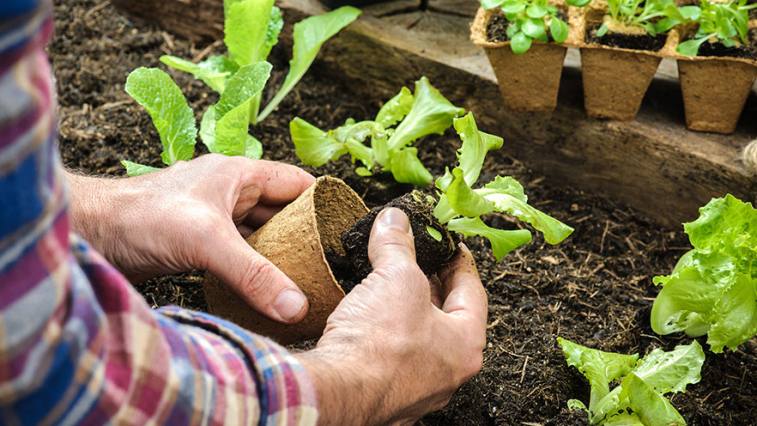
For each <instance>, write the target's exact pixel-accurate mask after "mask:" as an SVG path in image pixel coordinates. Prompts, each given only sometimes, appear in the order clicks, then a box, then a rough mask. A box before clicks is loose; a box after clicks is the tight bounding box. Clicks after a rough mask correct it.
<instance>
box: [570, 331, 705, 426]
mask: <svg viewBox="0 0 757 426" xmlns="http://www.w3.org/2000/svg"><path fill="white" fill-rule="evenodd" d="M557 342H558V344H559V345H560V348H562V351H563V354H564V355H565V360H566V362H567V363H568V365H570V366H572V367H576V368H577V369H578V371H580V372H581V374H583V375H584V377H586V379H587V380H588V381H589V385H590V386H591V392H590V397H589V407H588V408H587V407H586V405H585V404H584V403H583V402H581V401H579V400H577V399H571V400H569V401H568V408H570V409H572V410H576V409H580V410H583V411H585V412H586V413H587V414H588V415H589V420H590V422H591V424H593V425H596V424H602V425H626V426H634V425H638V426H658V425H685V424H686V422H685V421H684V419H683V417H681V415H680V414H679V413H678V411H677V410H676V409H675V407H673V405H672V404H671V403H670V401H668V399H667V398H665V396H664V395H665V394H669V393H678V392H684V391H685V390H686V386H687V385H689V384H694V383H698V382H699V380H700V378H701V377H700V371H701V369H702V364H703V363H704V351H703V350H702V347H701V346H700V345H699V343H697V342H696V341H693V342H691V343H690V344H688V345H679V346H676V347H675V348H674V349H673V350H672V351H670V352H665V351H663V350H662V349H659V348H658V349H655V350H653V351H652V352H650V353H649V354H647V355H646V356H645V357H643V358H642V359H639V355H638V354H633V355H624V354H617V353H612V352H603V351H600V350H597V349H591V348H587V347H586V346H581V345H579V344H577V343H574V342H571V341H570V340H567V339H563V338H560V337H558V338H557ZM613 383H619V384H618V385H617V386H615V387H614V388H613V389H612V390H610V385H611V384H613Z"/></svg>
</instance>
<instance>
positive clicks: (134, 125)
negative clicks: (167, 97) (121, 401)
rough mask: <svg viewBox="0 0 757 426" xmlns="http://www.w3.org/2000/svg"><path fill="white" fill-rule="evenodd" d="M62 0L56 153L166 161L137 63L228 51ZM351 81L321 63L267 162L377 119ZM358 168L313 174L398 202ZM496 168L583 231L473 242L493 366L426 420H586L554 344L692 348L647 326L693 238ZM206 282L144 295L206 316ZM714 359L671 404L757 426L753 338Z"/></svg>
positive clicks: (695, 420) (261, 133)
mask: <svg viewBox="0 0 757 426" xmlns="http://www.w3.org/2000/svg"><path fill="white" fill-rule="evenodd" d="M56 3H57V6H56V10H55V11H56V23H57V33H56V36H55V40H54V42H53V44H52V46H51V47H50V53H51V55H52V59H53V65H54V68H55V74H56V76H57V87H58V91H59V102H60V147H61V152H62V156H63V160H64V162H65V164H66V166H68V167H69V168H72V169H75V170H79V171H82V172H85V173H90V174H98V175H107V176H121V175H123V170H122V168H121V167H120V165H119V160H120V159H124V158H125V159H129V160H133V161H138V162H142V163H146V164H152V165H159V164H158V162H159V151H160V143H159V142H158V137H157V134H156V132H155V130H154V129H153V128H152V127H151V125H150V121H149V118H148V116H147V114H146V113H145V112H144V111H143V110H142V109H140V108H139V107H138V106H137V105H136V104H135V103H134V102H132V101H131V100H130V99H129V98H128V97H127V95H126V94H125V93H124V92H123V84H124V81H125V79H126V75H127V74H128V72H129V71H130V70H132V69H134V68H136V67H138V66H142V65H144V66H157V65H158V57H159V56H160V55H161V54H163V53H169V52H170V53H173V54H177V55H179V56H182V57H189V58H194V59H199V58H202V57H204V56H206V55H207V54H208V53H210V52H214V51H218V49H219V45H217V44H215V45H210V46H207V45H202V46H193V45H190V44H188V43H187V42H185V41H182V40H179V39H175V38H173V37H172V36H170V35H169V34H167V33H164V32H161V31H157V30H155V29H152V28H149V27H142V26H140V27H139V28H138V27H135V26H134V25H133V24H132V23H130V22H129V21H128V20H127V19H125V18H122V17H120V16H119V15H117V14H116V12H114V11H113V10H112V9H111V6H110V4H109V3H108V2H107V1H104V0H66V1H60V0H59V1H57V2H56ZM274 56H276V57H275V58H274V62H276V66H277V68H276V69H278V70H281V69H282V64H285V63H286V55H285V52H283V50H282V49H280V48H277V49H276V51H275V53H274ZM175 76H176V78H177V80H178V84H179V85H180V87H182V88H183V89H184V92H185V93H186V94H187V95H188V97H189V99H190V102H191V103H192V105H193V107H195V110H197V111H199V110H200V108H198V107H201V106H203V107H204V106H205V105H207V104H208V103H209V102H211V101H212V99H209V98H206V97H204V95H202V93H206V90H200V89H201V85H200V83H193V82H191V79H190V78H188V77H187V76H184V75H180V74H177V75H175ZM282 77H283V75H282V73H281V71H278V72H274V75H273V83H274V84H276V83H278V82H280V81H281V80H282ZM407 83H408V84H410V83H411V82H407ZM342 84H343V83H342V82H341V81H340V79H338V78H334V77H333V76H331V75H328V73H327V70H325V69H322V68H320V67H319V66H318V65H316V67H315V68H314V69H313V70H312V72H311V73H309V74H308V76H307V77H306V78H305V79H304V80H303V82H302V83H301V84H300V85H298V86H297V89H295V90H294V91H293V92H292V94H291V95H290V96H289V97H288V99H287V100H286V101H285V102H284V103H283V104H282V106H281V108H280V109H279V111H277V112H276V113H274V114H273V115H272V116H271V117H269V119H267V120H266V121H265V122H264V123H263V124H262V125H261V126H259V127H258V128H256V129H255V130H254V133H255V135H256V136H257V137H258V138H259V139H260V140H262V141H264V146H265V149H266V157H267V158H269V159H273V160H282V161H288V162H292V163H295V164H296V163H297V160H296V158H295V156H294V154H293V150H292V148H291V143H290V140H289V136H288V123H289V121H290V120H291V119H292V118H293V117H294V116H300V117H303V118H304V119H306V120H308V121H310V122H312V123H314V124H315V125H317V126H320V127H323V128H331V127H334V126H336V125H338V124H340V123H342V122H343V121H344V120H345V119H347V118H348V117H355V118H356V119H364V118H366V117H371V116H373V115H374V114H375V112H376V111H377V109H378V107H379V105H378V104H376V103H366V102H365V101H364V100H363V99H362V98H360V97H355V96H353V95H352V93H353V90H351V89H350V88H349V87H346V86H342ZM398 89H399V88H398ZM453 101H455V100H453ZM456 101H459V100H456ZM457 144H458V142H457V141H456V138H453V137H451V136H450V135H445V136H442V137H435V138H430V139H428V140H426V141H424V142H423V143H421V144H420V148H421V151H422V160H423V161H424V163H425V164H428V165H430V168H431V170H432V172H434V173H442V172H443V169H444V166H445V165H449V164H452V162H453V159H454V155H455V149H456V148H457ZM503 151H507V144H505V148H504V149H503ZM351 168H352V167H351V165H350V164H349V161H348V160H345V161H343V162H340V163H338V164H335V165H331V166H329V167H325V168H323V169H319V170H313V172H315V173H317V174H332V175H335V176H338V177H342V178H345V179H347V180H348V181H349V182H350V183H351V184H352V185H354V187H355V188H356V190H357V191H358V192H359V193H361V194H366V195H367V202H368V204H369V205H370V206H375V205H377V204H378V203H381V202H386V201H388V200H389V199H391V198H393V196H394V195H395V194H390V192H391V191H386V190H384V189H381V188H379V187H377V186H376V185H374V184H371V185H365V184H364V181H362V180H360V179H358V178H356V177H355V176H354V174H353V173H352V172H351ZM495 173H501V174H512V175H514V176H516V177H517V178H518V179H520V180H521V182H523V183H524V185H525V187H526V190H527V193H528V194H529V196H530V197H531V199H532V200H533V204H534V205H535V206H536V207H538V208H540V209H542V210H545V211H547V212H550V213H551V214H553V215H554V216H556V217H558V218H559V219H561V220H563V221H565V222H567V223H568V224H570V225H572V226H574V227H575V228H576V231H575V233H574V234H573V236H571V237H570V238H569V239H568V240H567V241H566V242H565V243H564V244H562V245H560V246H557V247H552V246H548V245H545V243H544V242H543V240H542V239H541V238H540V237H536V238H535V239H534V241H533V243H532V244H531V245H530V246H528V247H526V248H524V249H521V250H519V251H517V252H515V253H513V254H511V255H510V256H508V257H507V258H506V259H505V260H504V261H503V262H501V263H499V264H496V263H495V262H494V258H493V257H492V255H491V252H490V250H489V249H488V248H487V245H486V243H484V242H482V241H480V240H477V239H470V240H468V241H467V243H468V244H469V247H471V249H472V250H473V252H474V253H475V255H476V258H477V261H478V265H479V268H480V272H481V276H482V278H483V280H484V282H485V283H486V287H487V289H488V292H489V298H490V311H489V326H488V342H489V343H488V347H487V349H486V354H485V366H484V369H483V371H482V373H481V374H479V375H478V376H477V377H476V378H474V379H473V380H472V381H471V382H470V383H468V384H466V385H465V386H463V388H462V389H461V390H460V392H459V393H458V394H457V396H456V397H455V398H454V399H453V400H452V402H451V403H450V405H449V407H448V408H447V409H446V410H444V411H443V412H440V413H436V414H433V415H430V416H428V417H427V418H425V419H424V420H423V424H427V425H451V424H460V425H487V424H502V425H538V424H554V425H571V424H582V423H584V422H585V421H584V420H583V416H582V415H578V414H570V413H568V411H567V410H566V409H565V403H566V401H567V400H568V399H569V398H580V399H582V400H583V401H587V400H588V389H589V387H588V385H587V384H586V382H585V381H584V380H583V379H582V378H581V377H580V375H579V374H578V373H577V372H576V371H572V370H571V369H570V368H568V367H567V366H566V364H565V361H564V359H563V357H562V355H561V353H560V351H559V349H558V347H557V345H556V343H555V339H556V337H557V336H564V337H566V338H569V339H573V340H575V341H577V342H579V343H581V344H584V345H588V346H592V347H597V348H600V349H603V350H606V351H616V352H624V353H630V352H642V353H645V352H647V351H649V350H651V349H652V348H654V347H658V346H663V347H666V348H671V347H673V346H674V345H675V344H677V343H680V342H683V343H686V342H688V340H689V339H686V338H681V337H680V336H676V337H658V336H655V335H654V333H653V332H652V331H651V329H650V327H649V321H648V317H649V310H650V306H651V302H652V300H653V297H654V296H655V294H656V289H655V288H654V287H653V286H652V284H651V278H652V276H654V275H655V274H659V273H665V272H669V271H670V270H671V268H672V267H673V264H674V263H675V261H676V259H677V258H678V257H679V256H680V255H681V254H682V253H683V252H684V251H685V250H686V247H687V241H686V239H685V237H684V235H683V234H682V233H681V232H680V231H678V230H675V231H670V230H664V229H660V228H659V227H657V226H655V225H653V224H650V223H649V222H646V221H645V220H644V219H642V218H640V217H639V215H638V214H637V213H636V212H634V211H632V210H629V209H627V208H624V207H622V206H619V205H616V204H614V203H612V202H610V201H607V200H605V199H602V198H598V197H595V196H592V195H590V194H584V193H582V192H580V191H578V190H565V189H557V188H552V187H550V186H548V185H546V183H545V181H544V180H543V179H542V178H541V177H540V176H537V175H533V174H532V173H531V172H530V171H529V170H528V169H527V168H526V167H524V166H523V165H522V164H521V163H519V162H517V161H515V160H513V159H512V158H510V157H508V156H507V155H506V154H504V153H499V154H495V155H492V156H490V158H489V160H488V161H487V164H486V165H485V173H484V175H483V176H482V180H483V181H488V180H489V179H491V178H492V177H493V176H494V175H495ZM377 188H379V189H377ZM390 189H394V190H397V188H396V187H394V188H390ZM488 220H489V222H490V224H493V225H495V226H498V227H503V228H513V227H515V226H516V224H515V223H514V222H512V221H510V220H509V219H508V218H506V217H504V216H493V217H490V218H488ZM201 281H202V278H201V275H200V274H199V273H188V274H184V275H181V276H174V277H165V278H161V279H156V280H152V281H150V282H147V283H143V284H139V285H137V288H138V289H139V291H140V292H141V293H142V294H143V295H144V296H145V298H146V299H147V300H148V302H149V303H150V304H152V305H153V306H159V305H164V304H169V303H173V304H177V305H181V306H184V307H188V308H193V309H204V308H205V303H204V300H203V296H202V291H201ZM702 343H703V342H702ZM707 355H708V357H707V361H706V363H705V366H704V368H703V370H702V376H703V378H702V382H701V383H699V384H697V385H694V386H690V388H689V391H688V392H687V393H686V394H682V395H676V396H675V397H673V399H672V401H673V404H674V405H675V406H676V407H678V409H679V410H680V411H681V413H682V414H683V415H684V417H685V418H686V419H687V420H688V421H689V424H693V425H747V424H753V421H754V413H757V375H756V374H755V371H757V343H756V342H755V340H754V339H753V340H752V341H751V342H749V343H747V344H746V345H744V346H743V347H742V348H741V349H740V350H739V351H736V352H731V353H727V354H723V355H713V354H711V353H709V352H708V354H707Z"/></svg>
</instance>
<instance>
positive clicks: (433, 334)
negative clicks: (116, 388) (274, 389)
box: [299, 209, 487, 424]
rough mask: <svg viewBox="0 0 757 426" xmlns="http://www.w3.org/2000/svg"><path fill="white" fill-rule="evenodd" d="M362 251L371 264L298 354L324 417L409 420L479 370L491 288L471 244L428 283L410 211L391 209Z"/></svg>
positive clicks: (326, 420)
mask: <svg viewBox="0 0 757 426" xmlns="http://www.w3.org/2000/svg"><path fill="white" fill-rule="evenodd" d="M368 252H369V257H370V260H371V264H372V265H373V268H374V271H373V272H372V273H371V274H370V275H369V276H368V277H367V278H366V279H365V280H364V281H363V282H362V283H361V284H360V285H358V286H357V287H355V289H354V290H352V292H350V294H349V295H348V296H347V297H346V298H345V299H344V300H342V302H341V303H340V304H339V306H338V307H337V309H336V311H334V313H333V314H331V316H330V317H329V319H328V323H327V325H326V330H325V332H324V335H323V337H322V338H321V340H320V341H319V342H318V345H317V347H316V348H315V349H314V350H312V351H310V352H305V353H302V354H300V355H299V357H300V359H301V361H302V362H303V363H304V365H305V367H306V368H307V369H308V371H309V372H310V374H311V376H312V377H313V380H314V382H315V386H316V391H317V392H318V394H319V410H320V413H321V414H320V415H321V417H320V419H321V423H323V424H384V423H413V422H414V421H416V420H417V419H419V418H420V417H421V416H423V415H424V414H426V413H428V412H430V411H433V410H437V409H440V408H442V407H444V406H445V405H446V404H447V402H448V401H449V398H450V397H451V396H452V394H453V393H454V392H455V390H457V388H458V387H459V386H460V385H462V384H463V383H464V382H465V381H466V380H468V379H469V378H471V377H472V376H473V375H475V374H476V373H477V372H478V371H479V370H480V369H481V364H482V357H483V349H484V345H485V343H486V315H487V297H486V292H485V290H484V288H483V286H482V285H481V281H480V279H479V276H478V272H477V271H476V266H475V263H474V261H473V258H472V256H471V254H470V252H469V251H468V249H467V248H466V247H465V246H464V245H461V246H460V250H459V254H458V256H457V258H456V259H455V260H454V261H453V262H452V264H451V265H450V266H449V268H448V269H447V270H445V271H444V272H443V273H442V274H441V277H440V280H439V282H436V283H432V284H430V283H429V280H428V279H427V278H426V277H425V276H424V275H423V272H421V270H420V268H419V267H418V265H417V264H416V263H415V247H414V243H413V236H412V231H411V230H410V224H409V222H408V219H407V216H405V214H404V213H403V212H402V211H401V210H398V209H387V210H384V211H383V212H382V213H381V214H380V215H379V216H378V218H377V219H376V222H375V224H374V227H373V232H372V234H371V239H370V244H369V247H368Z"/></svg>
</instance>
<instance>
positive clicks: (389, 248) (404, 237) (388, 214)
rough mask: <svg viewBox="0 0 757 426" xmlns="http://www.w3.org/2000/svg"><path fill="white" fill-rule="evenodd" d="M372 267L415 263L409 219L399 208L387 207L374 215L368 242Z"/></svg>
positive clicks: (379, 267)
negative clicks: (374, 218)
mask: <svg viewBox="0 0 757 426" xmlns="http://www.w3.org/2000/svg"><path fill="white" fill-rule="evenodd" d="M368 259H369V260H370V261H371V265H372V266H373V269H374V270H376V269H382V268H389V267H394V266H398V265H404V264H407V263H412V264H415V243H414V241H413V231H412V230H411V227H410V220H409V219H408V218H407V215H405V212H403V211H402V210H400V209H396V208H393V207H392V208H388V209H384V210H383V211H381V213H379V214H378V216H376V220H375V221H374V222H373V228H372V229H371V237H370V240H369V242H368Z"/></svg>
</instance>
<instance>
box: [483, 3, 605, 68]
mask: <svg viewBox="0 0 757 426" xmlns="http://www.w3.org/2000/svg"><path fill="white" fill-rule="evenodd" d="M589 2H590V0H568V1H567V3H568V4H569V5H571V6H577V7H583V6H586V5H587V4H588V3H589ZM481 6H482V7H483V8H484V9H487V10H489V9H495V8H500V9H501V10H502V13H503V14H504V15H505V18H507V21H508V25H507V39H508V40H510V49H511V50H512V51H513V53H515V54H518V55H520V54H523V53H526V52H527V51H528V49H530V48H531V44H532V43H533V41H534V40H537V41H540V42H542V43H547V42H549V38H550V37H551V38H552V40H553V41H554V42H555V43H562V42H564V41H565V40H566V39H567V38H568V31H569V29H568V24H567V23H566V22H565V21H564V20H563V19H562V18H561V17H560V13H559V9H558V8H557V6H555V5H554V4H551V3H550V2H549V0H481Z"/></svg>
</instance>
